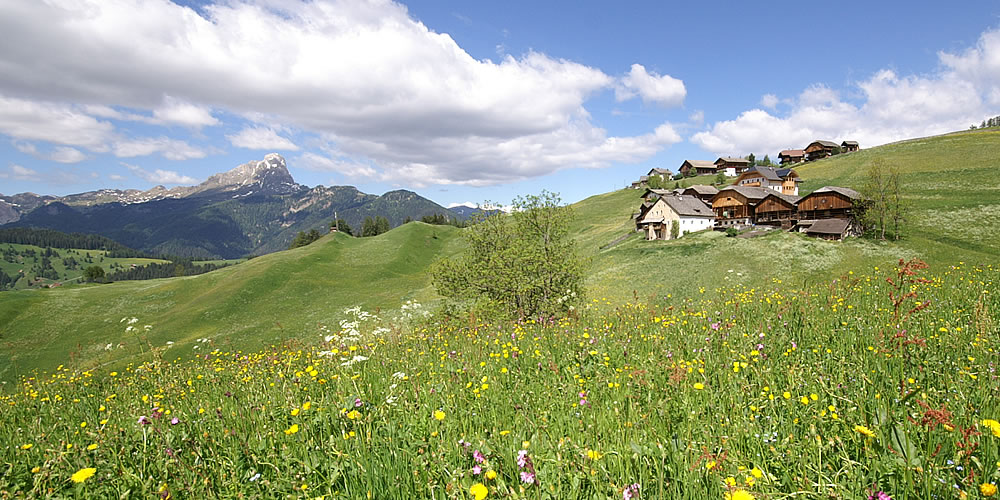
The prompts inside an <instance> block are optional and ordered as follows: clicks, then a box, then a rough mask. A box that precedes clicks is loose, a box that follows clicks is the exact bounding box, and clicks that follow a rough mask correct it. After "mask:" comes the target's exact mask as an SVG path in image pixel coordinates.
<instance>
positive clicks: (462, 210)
mask: <svg viewBox="0 0 1000 500" xmlns="http://www.w3.org/2000/svg"><path fill="white" fill-rule="evenodd" d="M448 211H449V212H451V214H452V215H454V216H455V217H458V218H459V219H461V220H467V219H470V218H472V217H474V216H476V215H479V214H483V213H485V214H486V215H487V216H490V215H496V214H498V213H500V210H497V209H490V210H484V209H482V208H479V207H473V206H469V205H455V206H454V207H451V208H449V209H448Z"/></svg>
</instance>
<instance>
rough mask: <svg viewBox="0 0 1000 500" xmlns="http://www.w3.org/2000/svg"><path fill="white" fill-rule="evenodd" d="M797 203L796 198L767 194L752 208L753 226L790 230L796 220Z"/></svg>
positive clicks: (779, 194)
mask: <svg viewBox="0 0 1000 500" xmlns="http://www.w3.org/2000/svg"><path fill="white" fill-rule="evenodd" d="M798 201H799V197H798V196H789V195H784V194H781V193H777V192H772V193H770V194H768V195H767V196H765V197H764V199H763V200H760V203H758V204H757V206H756V207H755V208H754V224H763V225H768V226H779V227H781V228H782V229H790V228H791V227H792V225H794V224H795V220H796V219H797V218H798V213H797V209H796V204H797V203H798Z"/></svg>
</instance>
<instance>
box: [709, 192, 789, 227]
mask: <svg viewBox="0 0 1000 500" xmlns="http://www.w3.org/2000/svg"><path fill="white" fill-rule="evenodd" d="M771 193H774V191H773V190H771V189H767V188H762V187H754V186H726V187H724V188H722V189H720V190H719V192H718V193H716V195H715V196H714V197H712V210H714V211H715V215H716V217H717V225H718V226H721V227H725V226H749V225H751V224H753V222H754V209H755V208H756V207H757V205H758V204H759V203H760V202H761V201H762V200H763V199H764V198H765V197H767V195H769V194H771Z"/></svg>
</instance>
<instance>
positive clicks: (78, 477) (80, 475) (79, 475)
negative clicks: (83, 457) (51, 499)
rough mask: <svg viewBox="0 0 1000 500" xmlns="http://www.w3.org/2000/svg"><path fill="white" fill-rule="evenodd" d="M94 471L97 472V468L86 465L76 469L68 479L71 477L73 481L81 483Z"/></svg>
mask: <svg viewBox="0 0 1000 500" xmlns="http://www.w3.org/2000/svg"><path fill="white" fill-rule="evenodd" d="M95 472H97V469H95V468H93V467H87V468H86V469H80V470H78V471H76V472H75V473H74V474H73V475H72V476H70V479H72V480H73V482H74V483H82V482H84V481H86V480H87V479H88V478H90V476H93V475H94V473H95Z"/></svg>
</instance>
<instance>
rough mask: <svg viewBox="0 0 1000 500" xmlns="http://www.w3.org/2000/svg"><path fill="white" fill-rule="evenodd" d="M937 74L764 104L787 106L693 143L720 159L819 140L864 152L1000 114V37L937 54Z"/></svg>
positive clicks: (730, 123) (724, 125) (885, 77)
mask: <svg viewBox="0 0 1000 500" xmlns="http://www.w3.org/2000/svg"><path fill="white" fill-rule="evenodd" d="M938 56H939V61H940V67H939V69H938V71H936V72H934V73H931V74H925V75H905V76H900V75H898V74H897V73H896V72H895V71H892V70H888V69H883V70H880V71H878V72H876V73H875V74H873V75H872V76H871V77H869V78H867V79H865V80H861V81H859V82H856V83H855V85H854V87H855V88H853V89H851V92H850V93H851V94H857V95H859V96H860V97H859V98H858V99H854V100H845V99H844V98H842V97H841V95H840V93H839V92H838V91H836V90H835V89H831V88H829V87H827V86H824V85H813V86H810V87H808V88H806V89H804V90H803V91H802V92H801V93H800V94H799V95H798V96H797V97H796V98H794V99H782V100H778V98H777V97H776V96H772V97H774V99H771V98H770V97H769V96H764V99H762V104H763V105H765V106H766V105H767V104H772V103H773V104H775V105H776V104H777V103H778V102H783V103H786V104H788V105H789V107H790V109H789V111H788V112H787V113H785V114H784V115H778V114H776V113H772V112H769V111H765V110H762V109H751V110H748V111H744V112H743V113H740V115H739V116H737V117H736V118H734V119H732V120H723V121H719V122H716V123H714V124H713V125H712V126H711V128H709V129H708V130H704V131H702V132H698V133H696V134H694V135H693V136H692V137H691V142H693V143H695V144H697V145H699V146H700V147H701V148H702V149H704V150H706V151H709V152H712V153H716V154H739V155H744V154H747V153H750V152H753V153H756V154H758V155H759V154H765V153H766V154H775V153H777V152H778V151H780V150H782V149H788V148H794V149H799V148H802V147H805V146H806V145H807V144H808V143H809V142H811V141H813V140H816V139H826V140H833V141H835V142H840V141H842V140H856V141H859V142H860V143H861V146H862V147H870V146H876V145H881V144H885V143H889V142H893V141H898V140H902V139H907V138H913V137H923V136H928V135H935V134H941V133H945V132H951V131H955V130H964V129H966V128H968V126H969V125H971V124H974V123H979V122H980V121H981V120H982V119H983V118H985V117H987V116H993V115H996V114H998V109H1000V108H998V106H1000V31H991V32H987V33H984V34H983V35H982V36H981V37H980V40H979V43H978V44H977V45H976V47H974V48H970V49H968V50H966V51H963V52H961V53H960V54H949V53H944V52H942V53H939V55H938Z"/></svg>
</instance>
